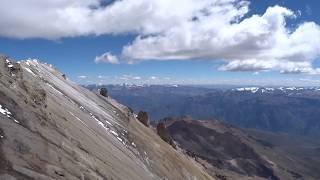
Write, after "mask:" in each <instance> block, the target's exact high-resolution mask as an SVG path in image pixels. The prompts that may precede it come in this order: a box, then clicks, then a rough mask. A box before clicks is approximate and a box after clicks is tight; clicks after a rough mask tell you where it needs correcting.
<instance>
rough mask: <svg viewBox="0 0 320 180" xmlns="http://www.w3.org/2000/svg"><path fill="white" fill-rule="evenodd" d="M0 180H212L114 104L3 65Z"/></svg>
mask: <svg viewBox="0 0 320 180" xmlns="http://www.w3.org/2000/svg"><path fill="white" fill-rule="evenodd" d="M0 179H6V180H7V179H8V180H11V179H24V180H28V179H45V180H47V179H68V180H72V179H81V180H84V179H86V180H87V179H124V180H128V179H130V180H135V179H136V180H142V179H148V180H149V179H183V180H184V179H212V178H211V177H210V176H209V175H208V174H207V173H206V172H205V171H204V170H203V169H202V167H201V166H199V165H197V163H195V161H193V160H192V159H191V158H189V157H186V156H184V155H183V154H181V152H178V151H176V150H174V149H173V148H172V147H171V146H169V145H168V144H166V143H165V142H163V141H162V140H161V139H160V138H159V137H158V136H157V135H156V134H155V133H154V132H153V131H152V130H151V129H149V128H147V127H145V126H143V125H142V124H141V123H139V122H138V121H137V120H136V118H135V115H134V114H133V113H131V112H130V110H129V109H128V108H127V107H125V106H123V105H121V104H119V103H117V102H116V101H115V100H113V99H111V98H105V97H103V96H100V95H97V94H94V93H92V92H90V91H88V90H86V89H84V88H82V87H79V86H77V85H75V84H74V83H72V82H70V81H68V80H66V79H65V76H64V75H63V74H61V73H60V72H58V71H57V70H56V69H54V68H53V67H52V66H51V65H48V64H42V63H39V62H38V61H37V60H28V61H23V62H20V63H14V62H11V61H10V60H9V59H8V58H6V57H1V58H0Z"/></svg>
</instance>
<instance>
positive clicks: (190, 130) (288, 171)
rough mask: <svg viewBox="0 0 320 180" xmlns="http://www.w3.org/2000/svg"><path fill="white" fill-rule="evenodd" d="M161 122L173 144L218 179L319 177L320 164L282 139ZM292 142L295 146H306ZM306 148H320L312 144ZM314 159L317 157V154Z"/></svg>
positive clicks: (212, 125) (204, 124)
mask: <svg viewBox="0 0 320 180" xmlns="http://www.w3.org/2000/svg"><path fill="white" fill-rule="evenodd" d="M162 122H164V123H165V124H166V125H167V127H166V129H167V131H168V132H169V133H170V135H171V137H172V138H173V139H174V141H175V142H176V144H177V145H178V146H179V147H180V148H182V149H183V150H184V151H185V153H186V154H189V155H190V156H191V157H194V158H195V160H196V161H198V162H199V163H201V164H202V165H203V166H204V167H205V168H206V170H207V172H208V173H210V174H211V175H212V176H214V177H217V178H218V179H219V178H220V179H272V180H273V179H274V180H277V179H281V180H283V179H284V180H286V179H287V180H291V179H308V180H309V179H314V180H316V179H319V177H320V174H319V170H320V168H319V164H320V161H316V160H313V161H310V160H309V159H308V158H302V157H300V156H301V155H305V156H306V154H307V153H306V152H305V151H301V150H300V152H297V151H296V150H297V149H298V147H297V146H294V145H291V146H288V145H287V144H284V143H285V142H290V140H288V139H284V138H285V136H284V135H280V134H274V133H273V134H272V133H268V134H269V135H267V134H266V133H264V132H262V131H253V130H240V129H237V128H235V127H233V126H230V125H228V124H224V123H221V122H219V121H215V120H209V121H203V120H192V119H190V118H166V119H164V120H162ZM270 134H272V136H271V135H270ZM275 139H282V140H283V141H284V142H283V143H282V144H281V140H278V142H275ZM295 139H296V143H301V142H302V141H303V142H306V140H304V139H301V138H300V139H299V138H295ZM300 141H301V142H300ZM306 144H307V143H306ZM308 144H309V145H311V144H312V145H314V146H316V147H320V145H319V144H316V143H315V142H309V143H308ZM288 147H290V149H291V150H288ZM293 152H295V153H293ZM314 152H316V150H315V151H314ZM317 155H318V157H320V156H319V155H320V154H319V152H318V154H317ZM317 155H316V154H312V155H310V157H317ZM308 163H309V165H305V164H308Z"/></svg>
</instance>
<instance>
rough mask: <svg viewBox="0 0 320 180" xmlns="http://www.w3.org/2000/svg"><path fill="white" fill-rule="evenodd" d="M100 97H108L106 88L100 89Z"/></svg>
mask: <svg viewBox="0 0 320 180" xmlns="http://www.w3.org/2000/svg"><path fill="white" fill-rule="evenodd" d="M100 95H101V96H104V97H108V90H107V88H104V87H103V88H101V89H100Z"/></svg>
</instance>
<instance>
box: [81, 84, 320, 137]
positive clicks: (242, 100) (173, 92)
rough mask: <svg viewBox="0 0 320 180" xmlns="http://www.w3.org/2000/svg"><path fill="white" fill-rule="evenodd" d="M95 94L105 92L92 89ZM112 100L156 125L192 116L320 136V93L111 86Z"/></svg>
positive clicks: (303, 89)
mask: <svg viewBox="0 0 320 180" xmlns="http://www.w3.org/2000/svg"><path fill="white" fill-rule="evenodd" d="M86 87H87V88H89V89H91V90H94V89H98V88H99V87H100V86H96V85H89V86H86ZM106 87H107V89H108V90H109V94H110V95H111V96H112V97H113V98H115V99H117V100H118V101H120V102H121V103H123V104H125V105H127V106H129V107H131V108H132V109H133V110H134V111H139V110H145V111H147V112H148V113H149V114H150V117H151V119H152V120H154V121H157V120H159V119H162V118H165V117H170V116H186V115H189V116H191V117H193V118H196V119H218V120H221V121H225V122H229V123H231V124H233V125H236V126H239V127H243V128H255V129H261V130H267V131H272V132H285V133H293V134H300V135H310V136H320V120H319V117H320V88H319V87H232V88H230V87H227V88H224V87H219V88H212V87H210V88H208V87H204V86H201V87H197V86H179V85H128V84H124V85H108V86H106Z"/></svg>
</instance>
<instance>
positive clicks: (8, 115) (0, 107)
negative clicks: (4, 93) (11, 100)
mask: <svg viewBox="0 0 320 180" xmlns="http://www.w3.org/2000/svg"><path fill="white" fill-rule="evenodd" d="M0 113H1V114H3V115H5V116H7V117H8V118H12V113H11V112H10V111H9V110H8V109H7V108H5V107H3V106H2V105H1V104H0ZM12 119H13V121H14V122H15V123H17V124H20V122H19V121H17V120H16V119H14V118H12Z"/></svg>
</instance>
